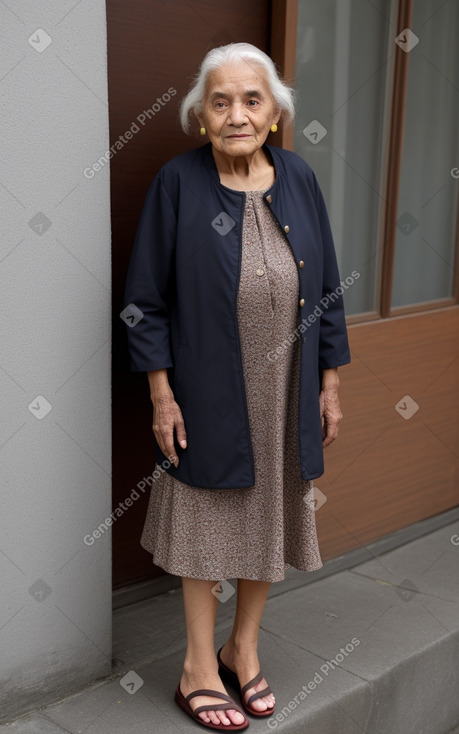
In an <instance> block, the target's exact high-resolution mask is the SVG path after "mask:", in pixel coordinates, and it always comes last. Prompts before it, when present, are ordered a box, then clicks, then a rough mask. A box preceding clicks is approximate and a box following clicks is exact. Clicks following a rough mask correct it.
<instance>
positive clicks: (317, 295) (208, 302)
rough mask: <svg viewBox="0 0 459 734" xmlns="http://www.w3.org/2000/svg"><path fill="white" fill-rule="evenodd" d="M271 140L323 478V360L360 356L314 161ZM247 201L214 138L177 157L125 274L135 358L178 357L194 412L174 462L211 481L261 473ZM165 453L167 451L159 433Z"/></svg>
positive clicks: (310, 426)
mask: <svg viewBox="0 0 459 734" xmlns="http://www.w3.org/2000/svg"><path fill="white" fill-rule="evenodd" d="M264 149H265V151H266V152H267V153H268V154H269V153H270V154H271V158H272V161H273V164H274V167H275V170H276V180H275V182H274V184H273V186H271V188H270V189H269V190H268V191H266V192H265V194H264V200H265V201H266V202H267V205H268V206H270V208H271V210H272V212H273V213H274V215H275V217H276V219H277V221H278V222H279V227H280V228H281V229H282V231H283V232H284V234H285V237H286V239H287V241H288V242H289V244H290V246H291V248H292V251H293V254H294V257H295V261H296V263H297V266H298V278H299V298H300V302H299V304H298V329H297V332H296V336H294V337H292V339H300V341H301V368H300V385H299V415H298V440H299V449H300V460H301V476H302V478H303V479H314V478H316V477H318V476H320V475H321V474H322V473H323V470H324V467H323V449H322V428H321V420H320V411H319V400H318V396H319V393H320V387H321V385H320V380H321V370H323V369H327V368H330V367H338V366H340V365H343V364H346V363H347V362H349V361H350V356H349V347H348V341H347V334H346V326H345V319H344V310H343V303H342V295H341V294H342V293H343V288H342V286H340V280H339V273H338V267H337V262H336V255H335V250H334V246H333V240H332V235H331V231H330V225H329V221H328V216H327V212H326V209H325V204H324V200H323V197H322V194H321V191H320V189H319V186H318V183H317V180H316V177H315V175H314V173H313V171H312V169H311V168H310V167H309V165H308V164H307V163H306V162H305V161H304V160H303V159H302V158H300V157H299V156H298V155H296V154H295V153H291V152H289V151H286V150H282V149H280V148H274V147H272V146H268V145H265V146H264ZM244 206H245V193H244V192H243V191H234V190H232V189H229V188H227V187H225V186H223V184H221V183H220V179H219V176H218V171H217V168H216V166H215V162H214V158H213V155H212V146H211V144H210V143H208V144H207V145H204V146H202V147H200V148H197V149H196V150H193V151H190V152H188V153H184V154H182V155H179V156H177V157H176V158H173V159H172V160H171V161H169V162H168V163H167V164H166V165H165V166H163V167H162V168H161V170H160V171H159V172H158V174H157V175H156V177H155V179H154V180H153V182H152V184H151V186H150V189H149V191H148V194H147V197H146V200H145V204H144V208H143V211H142V215H141V218H140V222H139V226H138V231H137V236H136V240H135V244H134V248H133V252H132V255H131V260H130V264H129V269H128V273H127V279H126V286H125V301H124V303H125V308H127V311H126V313H125V320H126V324H127V335H128V345H129V351H130V356H131V369H132V371H145V372H148V371H150V370H156V369H161V368H167V370H168V378H169V384H170V385H171V388H172V390H173V392H174V396H175V399H176V401H177V403H178V405H179V406H180V409H181V411H182V415H183V418H184V422H185V429H186V432H187V448H186V449H182V448H181V447H180V446H179V445H178V443H177V441H176V442H175V446H176V451H177V455H178V456H179V459H180V462H179V466H178V467H177V468H176V467H174V466H173V465H171V466H169V467H168V468H167V471H168V472H169V473H170V474H172V475H173V476H176V477H177V479H179V480H180V481H181V482H185V483H186V484H189V485H192V486H195V487H202V488H207V489H226V488H228V489H231V488H241V487H251V486H253V485H254V484H255V473H254V463H253V452H252V443H251V437H250V429H249V422H248V413H247V403H246V393H245V386H244V374H243V369H242V360H241V348H240V341H239V332H238V323H237V308H236V305H237V304H236V299H237V292H238V283H239V275H240V266H241V248H242V245H241V243H242V222H243V213H244ZM301 261H302V262H303V265H300V263H301ZM337 289H338V290H337ZM302 299H304V303H303V300H302ZM301 303H303V305H300V304H301ZM131 304H133V306H132V305H131ZM126 316H127V317H126ZM284 338H285V336H283V337H281V335H279V341H280V342H281V341H282V339H284ZM280 349H285V346H284V347H283V348H282V347H280ZM277 356H278V355H277ZM275 358H276V354H275V353H274V354H267V359H275ZM273 420H274V416H273ZM155 458H156V461H157V462H158V463H159V464H161V463H163V462H165V461H166V458H167V457H165V456H164V454H163V453H162V452H161V450H160V449H159V446H157V445H156V444H155ZM166 466H167V462H166Z"/></svg>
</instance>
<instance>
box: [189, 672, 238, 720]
mask: <svg viewBox="0 0 459 734" xmlns="http://www.w3.org/2000/svg"><path fill="white" fill-rule="evenodd" d="M199 688H211V689H212V690H214V691H220V692H221V693H225V694H226V695H228V692H227V690H226V689H225V686H224V685H223V683H222V681H221V678H220V676H219V675H218V673H217V672H215V673H214V674H211V673H209V672H202V673H199V672H198V671H196V673H194V674H191V673H185V671H183V674H182V677H181V679H180V690H181V691H182V693H183V695H184V696H185V698H186V697H187V696H188V695H189V694H190V693H192V692H193V691H196V690H198V689H199ZM218 703H221V704H223V703H224V701H223V700H222V699H221V698H215V697H212V696H195V697H194V698H192V699H191V701H190V706H191V708H192V709H193V711H195V709H197V708H198V707H199V706H205V705H206V704H209V705H214V704H218ZM198 716H199V717H200V718H201V719H202V720H203V721H204V722H205V723H206V724H209V723H212V724H216V725H219V724H224V725H225V726H229V725H230V724H236V725H238V724H243V723H244V721H246V718H245V716H244V715H243V714H241V713H240V711H237V710H236V709H226V710H222V711H212V710H211V711H201V712H200V713H199V714H198Z"/></svg>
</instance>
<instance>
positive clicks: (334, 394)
mask: <svg viewBox="0 0 459 734" xmlns="http://www.w3.org/2000/svg"><path fill="white" fill-rule="evenodd" d="M338 390H339V378H338V370H337V368H334V369H329V370H324V371H323V375H322V391H321V393H320V396H319V405H320V417H321V420H322V438H323V442H322V446H323V448H324V449H326V448H327V446H330V444H331V443H333V441H334V440H335V438H337V436H338V426H339V423H340V421H341V418H342V417H343V414H342V412H341V408H340V405H339V397H338Z"/></svg>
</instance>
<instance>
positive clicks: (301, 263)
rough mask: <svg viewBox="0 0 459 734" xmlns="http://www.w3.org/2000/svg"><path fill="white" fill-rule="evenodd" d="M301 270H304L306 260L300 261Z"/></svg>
mask: <svg viewBox="0 0 459 734" xmlns="http://www.w3.org/2000/svg"><path fill="white" fill-rule="evenodd" d="M300 268H304V260H300Z"/></svg>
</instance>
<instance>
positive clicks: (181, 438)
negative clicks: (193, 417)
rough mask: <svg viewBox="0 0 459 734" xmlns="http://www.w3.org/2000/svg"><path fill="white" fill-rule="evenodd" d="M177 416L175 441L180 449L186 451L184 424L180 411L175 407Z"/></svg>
mask: <svg viewBox="0 0 459 734" xmlns="http://www.w3.org/2000/svg"><path fill="white" fill-rule="evenodd" d="M177 408H178V412H179V415H178V417H177V418H176V419H175V430H176V432H177V441H178V442H179V444H180V446H181V447H182V449H186V431H185V423H184V421H183V416H182V411H181V410H180V408H179V407H178V406H177Z"/></svg>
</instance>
